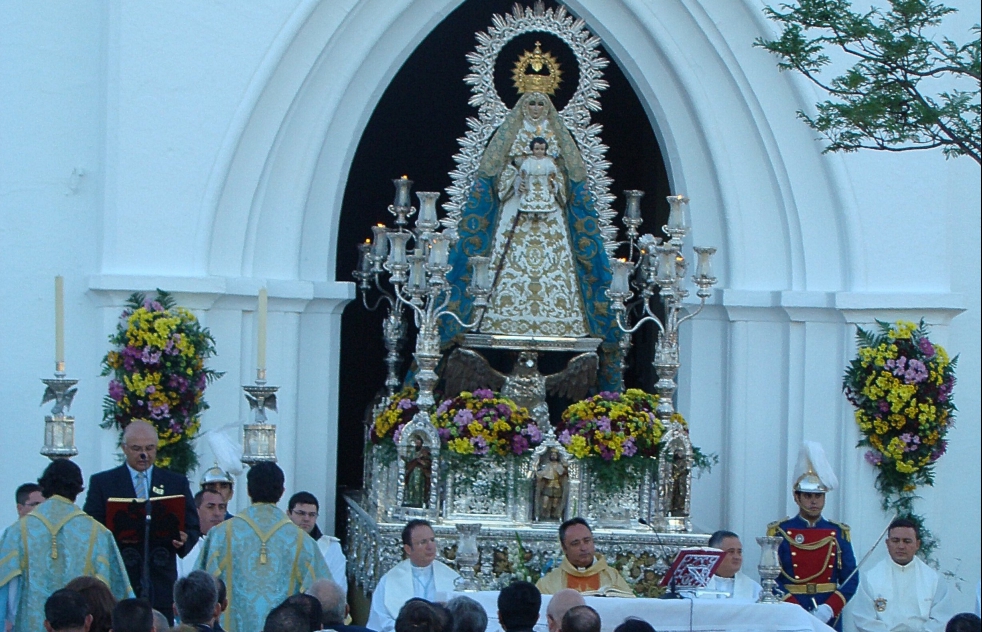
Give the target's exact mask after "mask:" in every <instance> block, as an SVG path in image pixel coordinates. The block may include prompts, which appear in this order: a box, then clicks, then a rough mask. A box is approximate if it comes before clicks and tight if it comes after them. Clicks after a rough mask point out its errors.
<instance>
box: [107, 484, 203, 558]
mask: <svg viewBox="0 0 982 632" xmlns="http://www.w3.org/2000/svg"><path fill="white" fill-rule="evenodd" d="M184 506H185V499H184V496H182V495H177V496H157V497H155V498H151V499H150V541H151V542H164V543H167V544H170V543H171V542H172V541H173V540H180V539H181V535H180V532H181V531H184ZM146 521H147V501H146V500H144V499H142V498H110V499H109V500H108V501H106V527H107V528H108V529H109V530H110V531H112V533H113V536H114V537H115V538H116V541H117V542H118V543H119V544H120V546H124V545H135V544H141V543H142V542H143V534H144V533H145V530H146Z"/></svg>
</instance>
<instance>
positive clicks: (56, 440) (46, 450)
mask: <svg viewBox="0 0 982 632" xmlns="http://www.w3.org/2000/svg"><path fill="white" fill-rule="evenodd" d="M41 381H42V382H44V385H45V387H46V388H45V389H44V395H43V396H42V397H41V405H42V406H43V405H44V404H46V403H47V402H54V405H53V406H52V407H51V414H50V415H45V416H44V447H42V448H41V454H43V455H44V456H46V457H48V458H49V459H51V460H52V461H53V460H55V459H70V458H72V457H73V456H75V455H76V454H78V448H76V447H75V417H73V416H71V415H68V414H66V413H67V412H68V409H69V408H71V406H72V400H73V399H75V393H77V392H78V389H77V388H75V385H76V384H78V380H71V379H66V378H65V363H64V362H56V363H55V377H54V378H48V379H42V380H41Z"/></svg>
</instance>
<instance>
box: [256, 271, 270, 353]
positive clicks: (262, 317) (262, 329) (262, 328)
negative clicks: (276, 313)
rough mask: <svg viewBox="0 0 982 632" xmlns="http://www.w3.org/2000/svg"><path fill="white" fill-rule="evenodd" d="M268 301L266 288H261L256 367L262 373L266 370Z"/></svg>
mask: <svg viewBox="0 0 982 632" xmlns="http://www.w3.org/2000/svg"><path fill="white" fill-rule="evenodd" d="M268 300H269V298H268V295H267V294H266V288H261V289H260V290H259V309H258V310H257V314H258V321H259V339H258V341H257V342H256V367H257V368H258V369H259V370H260V371H265V370H266V304H267V301H268Z"/></svg>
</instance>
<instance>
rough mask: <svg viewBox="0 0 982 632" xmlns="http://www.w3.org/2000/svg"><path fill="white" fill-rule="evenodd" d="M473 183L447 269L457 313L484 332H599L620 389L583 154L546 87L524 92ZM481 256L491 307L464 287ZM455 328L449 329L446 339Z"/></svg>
mask: <svg viewBox="0 0 982 632" xmlns="http://www.w3.org/2000/svg"><path fill="white" fill-rule="evenodd" d="M473 182H474V183H473V186H472V188H471V189H470V192H469V194H468V196H467V200H466V204H464V205H463V207H462V209H461V217H460V221H459V224H458V228H457V231H458V236H459V241H458V242H457V244H456V246H455V247H454V251H453V253H452V254H451V264H453V271H452V272H451V274H450V275H448V280H449V281H450V282H451V283H453V284H454V285H456V286H457V287H458V288H460V289H461V292H460V294H459V302H458V301H455V303H456V304H455V305H454V306H455V307H456V308H457V310H458V314H459V315H460V316H461V318H463V319H465V320H472V319H475V318H477V319H480V325H479V326H478V328H477V330H476V331H477V332H479V333H483V334H500V335H513V336H525V337H541V336H548V337H564V338H581V337H587V336H590V337H596V338H600V339H601V340H602V342H601V346H600V349H599V350H598V351H599V352H600V355H601V371H600V376H599V377H600V383H601V384H600V385H601V388H616V387H617V385H618V384H619V379H620V372H619V370H618V369H617V367H616V366H615V364H616V359H617V357H616V354H617V353H618V347H617V340H618V333H617V327H616V324H615V323H614V322H613V319H612V315H611V314H610V313H609V310H608V306H609V300H608V299H607V296H606V289H607V288H608V287H609V285H610V262H609V260H608V257H607V253H606V251H605V250H604V244H603V238H602V236H601V232H600V223H599V217H598V215H597V211H596V209H595V207H594V200H593V197H592V195H591V194H590V192H589V190H588V189H587V186H586V184H587V172H586V166H585V164H584V161H583V156H582V155H581V153H580V150H579V148H578V147H577V145H576V142H575V141H574V139H573V136H572V134H571V133H570V131H569V130H568V129H567V128H566V126H565V125H564V124H563V122H562V120H561V119H560V117H559V114H558V112H557V111H556V108H555V106H554V105H553V103H552V101H551V100H550V99H549V97H548V96H547V95H546V94H544V93H543V92H533V91H530V92H525V93H524V94H522V95H521V97H520V98H519V99H518V103H517V104H516V105H515V107H514V109H512V110H511V111H510V112H509V113H508V114H507V115H506V116H505V119H504V121H503V122H502V123H501V125H500V126H499V127H498V129H497V130H496V131H495V132H494V134H493V135H492V136H491V139H490V140H489V141H488V144H487V148H486V149H485V151H484V154H483V155H482V157H481V161H480V164H479V166H478V169H477V172H476V173H475V176H474V181H473ZM475 255H483V256H489V257H491V264H490V274H491V278H492V289H491V296H490V297H489V300H488V306H487V307H486V308H484V309H481V310H476V311H475V310H474V309H473V304H472V301H471V300H470V299H469V297H467V295H466V293H465V292H464V291H463V288H464V287H466V283H467V281H468V280H469V276H468V275H469V269H468V266H467V258H468V257H471V256H475ZM455 298H456V297H455ZM456 333H457V331H455V330H454V329H453V328H452V327H448V328H447V329H446V330H445V331H444V335H445V339H446V338H450V337H452V336H453V335H456Z"/></svg>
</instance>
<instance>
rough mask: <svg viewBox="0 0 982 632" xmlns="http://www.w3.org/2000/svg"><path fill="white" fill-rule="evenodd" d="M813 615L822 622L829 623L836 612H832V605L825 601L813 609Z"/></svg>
mask: <svg viewBox="0 0 982 632" xmlns="http://www.w3.org/2000/svg"><path fill="white" fill-rule="evenodd" d="M812 616H814V617H815V618H816V619H818V620H819V621H821V622H822V623H828V622H829V621H831V620H832V617H834V616H835V613H834V612H832V606H830V605H828V604H824V603H823V604H822V605H820V606H817V607H816V608H815V609H814V610H812Z"/></svg>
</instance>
